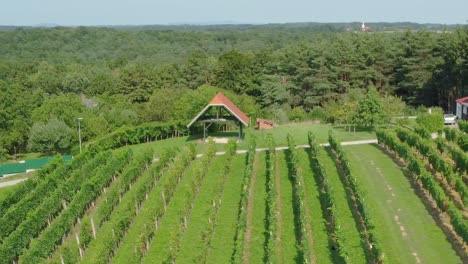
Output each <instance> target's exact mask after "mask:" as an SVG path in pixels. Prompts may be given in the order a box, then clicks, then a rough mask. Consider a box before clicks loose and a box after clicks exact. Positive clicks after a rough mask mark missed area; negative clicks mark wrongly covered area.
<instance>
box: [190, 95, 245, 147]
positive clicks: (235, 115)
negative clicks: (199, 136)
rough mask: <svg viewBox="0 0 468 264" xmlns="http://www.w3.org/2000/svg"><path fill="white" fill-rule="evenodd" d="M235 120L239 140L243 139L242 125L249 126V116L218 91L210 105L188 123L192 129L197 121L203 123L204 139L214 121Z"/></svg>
mask: <svg viewBox="0 0 468 264" xmlns="http://www.w3.org/2000/svg"><path fill="white" fill-rule="evenodd" d="M225 122H234V123H236V124H237V125H238V126H239V140H241V139H242V136H243V134H242V127H243V126H246V127H248V126H249V117H248V116H247V115H246V114H244V113H243V112H242V111H241V110H239V108H237V106H236V105H234V104H233V103H232V102H231V100H229V99H228V98H227V97H226V96H225V95H224V94H222V93H217V94H216V95H215V97H213V99H211V101H210V102H209V103H208V105H207V106H206V107H205V108H203V110H201V111H200V113H199V114H198V115H197V116H195V117H194V118H193V119H192V121H191V122H190V123H189V124H188V125H187V128H189V129H190V127H192V126H193V125H194V124H195V123H203V140H205V139H206V136H207V134H208V133H207V132H208V128H209V127H210V126H211V125H212V124H213V123H225Z"/></svg>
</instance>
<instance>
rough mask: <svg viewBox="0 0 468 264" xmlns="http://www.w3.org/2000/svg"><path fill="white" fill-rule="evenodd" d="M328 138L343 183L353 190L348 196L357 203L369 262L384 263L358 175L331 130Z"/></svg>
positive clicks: (357, 215)
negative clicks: (351, 168) (355, 174)
mask: <svg viewBox="0 0 468 264" xmlns="http://www.w3.org/2000/svg"><path fill="white" fill-rule="evenodd" d="M328 140H329V143H330V148H331V149H332V150H333V151H332V152H333V153H334V154H335V155H336V160H337V165H338V167H339V168H340V170H341V171H342V176H343V177H342V179H343V184H345V185H346V186H349V190H350V191H351V195H348V198H351V199H352V201H353V202H354V203H355V207H356V211H355V214H354V216H355V220H356V222H357V223H359V222H360V223H361V226H362V228H363V230H362V232H363V234H364V235H365V236H364V238H365V242H366V244H367V247H365V249H368V255H369V257H371V258H372V260H370V259H369V260H368V262H370V261H372V262H378V263H383V262H384V261H385V254H384V252H383V250H382V248H381V246H380V243H379V241H378V238H377V237H376V235H375V233H376V232H377V230H375V224H374V219H373V216H372V215H371V214H370V213H369V211H368V210H367V203H366V202H367V201H366V196H365V193H364V192H363V191H362V190H361V187H360V185H359V183H358V182H357V180H356V177H355V176H354V175H353V174H352V172H351V170H350V168H349V161H348V158H347V155H346V152H345V151H344V150H343V147H342V146H341V142H339V141H338V140H337V139H336V138H335V137H334V135H333V133H332V132H331V131H330V134H329V139H328ZM356 212H357V214H356Z"/></svg>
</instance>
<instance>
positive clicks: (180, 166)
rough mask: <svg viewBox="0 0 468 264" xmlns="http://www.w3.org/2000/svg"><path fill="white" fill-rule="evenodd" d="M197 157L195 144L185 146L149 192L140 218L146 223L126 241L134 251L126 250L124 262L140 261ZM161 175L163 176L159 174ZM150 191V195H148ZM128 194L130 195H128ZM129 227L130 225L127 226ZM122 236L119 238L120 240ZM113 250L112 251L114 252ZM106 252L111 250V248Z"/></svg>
mask: <svg viewBox="0 0 468 264" xmlns="http://www.w3.org/2000/svg"><path fill="white" fill-rule="evenodd" d="M194 158H195V146H194V145H192V144H190V145H188V146H185V147H184V148H183V149H182V150H181V151H180V153H179V154H178V155H177V156H176V157H175V158H174V160H173V162H172V163H170V164H169V166H168V167H167V168H166V169H165V170H163V171H162V172H161V175H162V177H164V178H163V179H161V180H159V186H155V187H157V188H155V189H153V190H152V191H151V192H147V194H146V195H147V196H148V199H147V201H146V202H145V207H143V211H142V212H143V214H142V215H141V218H140V219H139V220H140V221H139V223H140V224H141V223H144V226H138V227H139V230H137V231H136V232H138V233H139V235H138V236H136V237H134V238H133V237H132V238H130V240H131V241H128V240H127V241H126V242H128V244H130V245H131V248H132V249H133V250H132V252H125V253H126V254H125V257H126V259H124V260H122V261H123V262H128V263H140V262H141V259H142V257H143V256H144V255H145V254H146V251H147V250H148V249H149V244H150V240H151V239H152V238H153V237H154V235H155V232H156V230H157V228H158V226H159V222H160V218H161V217H162V216H163V215H164V213H165V210H166V205H167V204H168V202H169V201H170V200H171V199H172V196H173V194H174V192H175V189H176V187H177V185H178V183H179V182H180V180H181V179H182V177H183V176H184V171H185V170H186V168H187V166H188V164H189V163H190V162H191V161H192V160H193V159H194ZM159 177H161V176H159ZM148 193H149V195H148ZM127 196H128V195H127ZM127 228H128V227H127ZM120 240H121V238H119V241H120ZM112 243H113V244H111V245H108V246H107V247H109V248H111V249H112V250H114V253H115V249H113V248H114V247H116V245H117V241H116V242H112ZM112 250H111V251H110V252H112ZM100 251H101V250H93V251H92V252H93V253H92V256H89V258H88V259H89V262H91V263H93V259H96V258H99V256H98V255H100ZM104 252H109V249H107V250H105V251H104ZM105 257H106V259H107V258H109V257H112V254H111V255H110V256H109V255H107V256H105Z"/></svg>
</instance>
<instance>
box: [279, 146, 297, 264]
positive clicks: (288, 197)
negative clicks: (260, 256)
mask: <svg viewBox="0 0 468 264" xmlns="http://www.w3.org/2000/svg"><path fill="white" fill-rule="evenodd" d="M276 154H277V155H276V157H277V159H279V161H280V162H279V170H280V173H281V180H280V185H281V201H280V203H281V218H282V223H278V224H281V226H282V227H281V229H282V232H281V244H282V248H281V255H282V258H281V259H278V263H295V262H296V258H297V257H298V253H299V252H298V248H297V241H296V235H295V226H294V212H293V193H292V192H293V186H292V183H291V181H290V180H289V175H288V166H287V163H286V157H285V153H284V151H278V152H276Z"/></svg>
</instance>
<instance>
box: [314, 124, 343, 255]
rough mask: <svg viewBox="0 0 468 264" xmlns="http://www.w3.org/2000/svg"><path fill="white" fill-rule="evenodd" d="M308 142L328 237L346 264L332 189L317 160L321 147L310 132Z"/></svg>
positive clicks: (339, 221)
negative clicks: (327, 227) (327, 225)
mask: <svg viewBox="0 0 468 264" xmlns="http://www.w3.org/2000/svg"><path fill="white" fill-rule="evenodd" d="M308 142H309V147H310V162H311V164H312V168H313V172H314V176H315V178H316V181H317V184H318V186H319V199H320V203H321V206H322V208H324V209H325V210H323V214H324V215H325V217H326V219H327V221H328V224H329V225H331V231H332V233H331V234H329V235H330V237H332V240H333V242H334V244H335V246H336V247H337V249H338V254H339V256H340V258H341V261H342V262H343V263H346V262H347V259H348V254H349V253H348V250H347V249H346V246H345V243H344V242H345V240H346V238H345V237H343V235H342V233H341V230H340V226H341V224H340V223H341V220H340V219H339V218H337V215H336V206H335V198H334V194H333V189H332V188H331V186H330V185H329V183H328V177H327V175H326V173H325V170H324V168H323V167H322V165H321V164H320V162H319V159H318V155H319V152H320V151H321V147H320V146H319V144H318V143H317V140H316V138H315V135H314V134H313V133H312V132H310V131H309V133H308Z"/></svg>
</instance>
